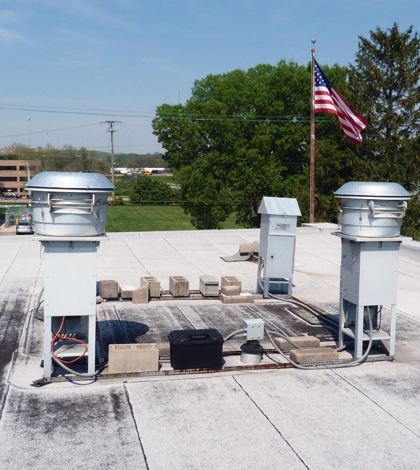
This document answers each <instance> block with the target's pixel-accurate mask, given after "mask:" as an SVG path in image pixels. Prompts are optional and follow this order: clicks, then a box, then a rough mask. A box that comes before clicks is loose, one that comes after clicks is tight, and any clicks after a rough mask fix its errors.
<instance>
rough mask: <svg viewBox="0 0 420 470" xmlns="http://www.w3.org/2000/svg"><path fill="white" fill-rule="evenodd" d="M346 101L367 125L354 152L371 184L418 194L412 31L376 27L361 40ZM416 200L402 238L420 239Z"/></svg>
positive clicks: (418, 68) (419, 136)
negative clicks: (395, 185)
mask: <svg viewBox="0 0 420 470" xmlns="http://www.w3.org/2000/svg"><path fill="white" fill-rule="evenodd" d="M348 89H349V92H350V93H351V96H349V98H350V100H351V102H352V103H353V104H354V106H355V107H356V109H357V110H358V111H360V113H361V114H362V115H363V116H365V118H366V119H367V120H368V122H369V126H368V127H367V128H366V129H365V130H364V131H363V138H364V141H363V143H362V145H361V146H360V148H359V149H358V157H360V158H362V159H363V160H364V162H365V164H366V167H367V168H368V169H369V172H368V179H369V180H370V181H392V182H397V183H400V184H401V185H403V186H404V187H405V188H406V189H407V190H408V191H411V192H412V193H413V194H418V191H419V181H420V133H419V131H420V105H419V101H420V37H419V35H418V33H417V32H415V33H414V32H413V27H412V26H411V27H410V28H408V29H407V30H406V31H400V29H399V27H398V24H396V23H394V24H393V26H392V27H391V28H389V29H387V30H382V29H381V28H379V27H378V28H376V30H375V31H371V32H370V40H368V39H366V38H363V37H361V36H359V50H358V52H357V54H356V61H355V64H354V65H350V67H349V88H348ZM419 213H420V207H419V201H418V197H413V198H412V200H411V201H410V203H409V207H408V211H407V215H406V219H405V223H404V233H406V234H410V235H411V236H414V237H417V238H420V226H419V221H418V215H419Z"/></svg>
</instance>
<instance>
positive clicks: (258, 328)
mask: <svg viewBox="0 0 420 470" xmlns="http://www.w3.org/2000/svg"><path fill="white" fill-rule="evenodd" d="M244 332H245V335H246V340H247V341H255V340H258V341H259V340H262V339H264V320H261V318H255V319H250V320H244Z"/></svg>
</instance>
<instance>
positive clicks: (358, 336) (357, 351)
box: [354, 305, 365, 359]
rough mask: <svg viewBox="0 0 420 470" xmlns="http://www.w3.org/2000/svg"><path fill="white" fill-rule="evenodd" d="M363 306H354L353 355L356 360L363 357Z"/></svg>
mask: <svg viewBox="0 0 420 470" xmlns="http://www.w3.org/2000/svg"><path fill="white" fill-rule="evenodd" d="M364 310H365V309H364V306H363V305H356V328H355V331H354V336H355V338H354V340H355V344H354V355H355V357H356V358H357V359H359V358H360V357H362V356H363V314H364Z"/></svg>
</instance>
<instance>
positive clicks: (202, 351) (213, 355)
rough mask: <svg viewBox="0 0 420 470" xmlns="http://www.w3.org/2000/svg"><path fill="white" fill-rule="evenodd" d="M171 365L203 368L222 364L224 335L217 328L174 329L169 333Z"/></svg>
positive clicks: (174, 366) (183, 367)
mask: <svg viewBox="0 0 420 470" xmlns="http://www.w3.org/2000/svg"><path fill="white" fill-rule="evenodd" d="M168 338H169V343H170V350H171V366H172V367H173V368H174V369H176V370H180V369H203V368H214V367H221V366H222V347H223V338H222V335H221V334H220V333H219V332H218V331H217V330H215V329H213V328H210V329H208V330H174V331H171V332H170V333H169V336H168Z"/></svg>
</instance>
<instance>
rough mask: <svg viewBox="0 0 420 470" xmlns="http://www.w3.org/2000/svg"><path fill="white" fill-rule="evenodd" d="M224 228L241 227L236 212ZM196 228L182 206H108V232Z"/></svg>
mask: <svg viewBox="0 0 420 470" xmlns="http://www.w3.org/2000/svg"><path fill="white" fill-rule="evenodd" d="M223 228H224V229H232V228H241V227H240V226H239V225H235V214H232V215H230V216H229V218H228V219H227V220H226V222H225V223H224V226H223ZM169 230H196V228H195V227H194V226H193V225H192V224H191V222H190V217H189V216H187V215H185V214H184V211H183V209H182V208H181V207H180V206H131V205H128V204H127V205H124V206H108V221H107V223H106V231H107V232H161V231H169Z"/></svg>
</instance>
